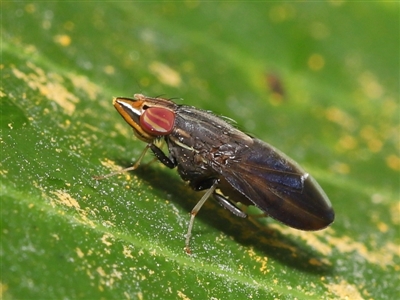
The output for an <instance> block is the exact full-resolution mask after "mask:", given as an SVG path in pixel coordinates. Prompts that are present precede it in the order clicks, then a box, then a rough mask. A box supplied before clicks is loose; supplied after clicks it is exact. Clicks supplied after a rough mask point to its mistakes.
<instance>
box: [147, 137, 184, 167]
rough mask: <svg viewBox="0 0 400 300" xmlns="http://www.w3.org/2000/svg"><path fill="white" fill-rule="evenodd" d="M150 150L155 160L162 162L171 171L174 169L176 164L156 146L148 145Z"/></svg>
mask: <svg viewBox="0 0 400 300" xmlns="http://www.w3.org/2000/svg"><path fill="white" fill-rule="evenodd" d="M150 149H151V151H153V153H154V155H155V156H156V157H157V159H158V160H159V161H160V162H162V164H163V165H165V166H167V167H168V168H170V169H173V168H175V167H176V165H177V164H176V162H175V161H173V160H172V159H171V158H169V157H168V156H166V155H165V153H164V152H163V151H162V150H161V149H160V148H158V147H157V146H156V145H154V144H153V143H152V144H150Z"/></svg>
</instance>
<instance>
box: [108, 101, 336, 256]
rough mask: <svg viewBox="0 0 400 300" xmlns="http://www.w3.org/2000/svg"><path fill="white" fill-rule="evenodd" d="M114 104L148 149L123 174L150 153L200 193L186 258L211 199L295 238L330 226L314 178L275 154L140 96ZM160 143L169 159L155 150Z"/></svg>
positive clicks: (189, 111) (224, 127) (218, 122)
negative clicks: (262, 218) (249, 211)
mask: <svg viewBox="0 0 400 300" xmlns="http://www.w3.org/2000/svg"><path fill="white" fill-rule="evenodd" d="M113 104H114V107H115V108H116V109H117V111H118V112H119V113H120V114H121V116H122V117H123V118H124V119H125V121H126V122H127V123H128V124H129V125H130V126H131V127H132V128H133V132H134V134H135V135H136V136H137V137H138V138H139V139H140V140H142V141H144V142H146V143H147V146H146V147H145V149H144V151H143V152H142V154H141V155H140V157H139V159H138V160H137V162H136V163H135V165H134V166H132V167H130V168H127V169H124V170H123V171H129V170H134V169H136V168H137V167H138V165H139V163H140V161H141V159H142V158H143V157H144V155H145V153H146V151H147V150H148V149H149V148H150V149H151V151H152V152H153V153H154V155H155V156H156V158H157V159H158V160H159V161H160V162H161V163H163V164H164V165H165V166H167V167H168V168H171V169H172V168H175V167H177V170H178V173H179V175H180V176H181V178H182V179H183V180H184V181H187V182H188V183H189V185H190V187H191V188H192V189H193V190H195V191H202V190H206V193H205V194H204V195H203V197H202V198H201V199H200V200H199V202H198V203H197V204H196V205H195V207H194V208H193V210H192V211H191V217H190V221H189V226H188V231H187V234H186V240H185V249H186V252H187V253H190V248H189V242H190V237H191V232H192V228H193V223H194V219H195V216H196V214H197V213H198V212H199V210H200V208H201V207H202V206H203V204H204V203H205V202H206V200H207V199H208V198H209V197H210V196H213V197H214V198H215V199H216V200H217V201H218V202H219V203H220V204H221V205H222V206H223V207H224V208H226V209H227V210H229V211H230V212H232V213H233V214H235V215H236V216H239V217H242V218H245V217H247V215H246V213H245V212H243V211H242V210H241V209H240V208H239V207H238V206H237V203H242V204H245V205H249V204H254V205H255V206H257V207H258V208H260V209H261V210H262V211H263V212H264V213H265V214H266V215H267V216H270V217H272V218H274V219H275V220H278V221H280V222H282V223H283V224H286V225H288V226H290V227H293V228H296V229H300V230H320V229H323V228H325V227H327V226H328V225H330V224H331V223H332V222H333V220H334V211H333V209H332V205H331V203H330V201H329V199H328V197H327V195H326V194H325V192H324V191H323V190H322V189H321V187H320V186H319V184H318V183H317V182H316V181H315V180H314V178H313V177H311V176H310V175H309V174H308V173H306V172H305V171H304V170H303V169H302V168H301V167H300V166H299V165H298V164H297V163H296V162H294V161H293V160H292V159H290V158H289V157H288V156H286V155H285V154H284V153H282V152H281V151H279V150H278V149H276V148H274V147H273V146H271V145H269V144H267V143H265V142H263V141H261V140H259V139H256V138H253V137H250V136H249V135H247V134H245V133H243V132H241V131H240V130H238V129H236V128H235V127H234V126H232V125H231V124H230V123H229V122H227V121H226V120H224V119H222V118H220V117H218V116H216V115H214V114H212V113H211V112H208V111H205V110H201V109H198V108H195V107H191V106H186V105H178V104H176V103H175V102H173V101H171V100H167V99H163V98H151V97H146V96H144V95H141V94H136V95H135V96H134V98H133V99H132V98H125V97H118V98H114V100H113ZM162 139H163V140H164V141H165V143H166V144H167V147H168V154H166V153H164V152H163V151H162V150H161V149H160V148H159V147H158V146H157V145H156V143H155V142H156V141H159V140H162ZM116 173H120V172H116ZM113 174H115V173H112V174H109V175H106V176H103V178H104V177H108V176H110V175H113Z"/></svg>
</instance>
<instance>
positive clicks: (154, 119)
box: [140, 107, 175, 135]
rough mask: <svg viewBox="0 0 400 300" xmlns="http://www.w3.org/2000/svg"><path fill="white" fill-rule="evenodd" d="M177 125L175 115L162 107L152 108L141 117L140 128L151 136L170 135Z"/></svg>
mask: <svg viewBox="0 0 400 300" xmlns="http://www.w3.org/2000/svg"><path fill="white" fill-rule="evenodd" d="M174 124H175V113H174V112H173V111H171V110H169V109H165V108H162V107H150V108H148V109H146V110H145V111H144V113H143V114H142V115H141V116H140V127H142V129H143V130H144V131H146V132H147V133H149V134H151V135H167V134H170V133H171V131H172V129H173V128H174Z"/></svg>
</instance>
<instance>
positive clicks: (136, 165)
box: [93, 143, 161, 180]
mask: <svg viewBox="0 0 400 300" xmlns="http://www.w3.org/2000/svg"><path fill="white" fill-rule="evenodd" d="M152 145H153V143H149V144H147V145H146V147H145V148H144V149H143V151H142V153H141V154H140V156H139V159H138V160H137V161H136V162H135V164H134V165H133V166H131V167H128V168H125V169H122V170H119V171H116V172H112V173H110V174H107V175H100V176H93V179H96V180H101V179H104V178H108V177H111V176H114V175H118V174H121V173H125V172H128V171H133V170H136V169H137V167H139V165H140V162H141V161H142V159H143V157H144V155H145V154H146V152H147V150H148V149H149V148H151V146H152ZM157 149H158V148H157ZM152 150H153V149H152ZM159 150H160V149H159ZM153 151H154V150H153ZM160 151H161V150H160Z"/></svg>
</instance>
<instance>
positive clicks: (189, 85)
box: [0, 1, 400, 299]
mask: <svg viewBox="0 0 400 300" xmlns="http://www.w3.org/2000/svg"><path fill="white" fill-rule="evenodd" d="M2 11H3V13H2V45H1V46H2V49H1V51H2V63H1V67H2V87H1V124H0V126H1V127H0V129H1V167H0V174H1V249H0V250H1V251H0V254H1V283H0V284H1V289H0V291H1V297H2V298H4V299H33V298H49V299H77V298H81V299H100V298H102V299H109V298H116V299H122V298H126V299H248V298H251V299H332V298H346V297H347V298H348V299H361V298H366V299H395V298H396V297H397V296H398V295H399V286H400V284H399V280H398V270H399V262H400V259H399V255H400V254H399V224H400V218H399V214H400V209H399V202H398V200H399V170H400V155H399V101H398V95H399V94H400V93H399V92H400V88H399V72H398V70H399V69H400V66H399V56H398V53H399V50H400V49H399V45H400V43H399V28H400V27H399V20H400V18H399V6H398V4H394V3H380V2H374V3H351V2H332V3H312V2H303V3H295V2H291V3H284V2H282V3H281V2H271V3H269V2H249V3H246V4H245V3H241V2H216V3H211V2H204V3H202V2H191V1H187V2H150V3H144V2H134V3H127V2H109V3H101V4H100V3H97V2H79V3H78V2H43V3H40V2H33V3H27V2H3V3H2ZM139 92H140V93H143V94H145V95H148V96H157V95H165V97H168V98H169V97H171V98H172V97H175V98H177V99H176V101H177V102H178V103H185V104H188V105H194V106H197V107H200V108H203V109H208V110H212V111H214V112H216V113H218V114H221V115H224V116H227V117H230V118H232V119H234V120H236V121H237V123H238V127H239V128H241V129H243V130H244V131H246V132H251V133H252V134H254V135H255V136H257V137H259V138H260V139H262V140H265V141H267V142H269V143H271V144H272V145H274V146H276V147H278V148H279V149H281V150H283V151H284V152H285V153H287V154H288V155H290V156H291V157H293V158H294V159H295V160H296V161H298V162H299V163H300V164H301V165H303V166H304V167H305V168H306V169H307V170H309V171H310V173H312V174H313V176H314V177H315V178H316V179H317V180H318V181H319V182H320V184H321V185H322V186H323V188H324V190H325V191H326V193H327V194H328V195H329V197H330V199H331V202H332V203H333V206H334V209H335V212H336V220H335V223H334V224H333V225H332V226H331V227H330V228H328V229H326V230H323V231H320V232H301V231H297V230H294V229H290V228H288V227H285V226H283V225H281V224H279V223H277V222H275V221H273V220H267V221H266V222H264V223H262V222H259V221H257V220H252V219H246V220H242V219H240V218H237V217H235V216H232V215H231V214H230V213H229V212H227V211H226V210H224V209H222V208H221V207H219V205H217V204H215V203H214V202H213V201H208V202H207V203H206V204H205V206H204V207H203V208H202V209H201V211H200V213H199V214H198V216H197V217H196V221H195V224H194V230H193V237H192V241H191V242H192V251H193V254H192V255H187V254H186V253H185V252H184V250H183V248H184V235H185V233H186V230H187V224H188V221H189V212H190V210H191V209H192V208H193V206H194V205H195V204H196V202H197V201H198V200H199V199H200V197H201V194H200V193H195V192H193V191H191V190H190V189H189V188H188V187H187V185H185V183H184V182H183V181H182V180H181V179H180V178H179V176H178V175H177V173H176V171H175V170H169V169H167V168H165V167H163V166H162V165H161V164H160V163H150V164H146V162H151V161H152V157H151V156H150V155H148V156H147V157H146V158H145V161H144V164H142V166H141V167H140V168H139V169H138V170H136V171H134V172H129V173H125V174H121V175H118V176H114V177H111V178H108V179H104V180H100V181H96V180H94V179H93V176H95V175H99V174H100V175H103V174H107V173H109V172H112V171H114V170H116V169H119V168H123V167H128V166H130V165H131V164H132V163H133V162H134V161H135V159H136V158H138V157H139V155H140V153H141V151H142V149H143V148H144V146H145V145H144V143H143V142H141V141H139V140H137V139H136V138H134V137H133V135H132V131H131V129H130V128H129V126H128V125H127V124H126V123H125V122H124V121H123V119H122V118H121V117H120V116H119V115H118V113H117V112H115V110H114V108H113V107H112V98H113V96H132V95H133V94H134V93H139Z"/></svg>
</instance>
